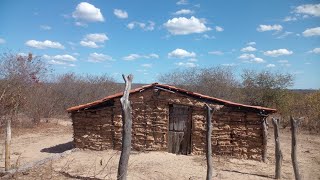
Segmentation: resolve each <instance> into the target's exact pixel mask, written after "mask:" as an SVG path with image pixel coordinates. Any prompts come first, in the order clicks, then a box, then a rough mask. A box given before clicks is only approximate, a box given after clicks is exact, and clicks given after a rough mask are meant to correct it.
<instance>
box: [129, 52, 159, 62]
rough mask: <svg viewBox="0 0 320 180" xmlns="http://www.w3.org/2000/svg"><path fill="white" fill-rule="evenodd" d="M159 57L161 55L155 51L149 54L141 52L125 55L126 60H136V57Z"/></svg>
mask: <svg viewBox="0 0 320 180" xmlns="http://www.w3.org/2000/svg"><path fill="white" fill-rule="evenodd" d="M141 58H144V59H158V58H159V55H158V54H155V53H151V54H148V55H140V54H129V55H128V56H125V57H123V60H125V61H134V60H136V59H141Z"/></svg>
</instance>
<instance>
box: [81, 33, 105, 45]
mask: <svg viewBox="0 0 320 180" xmlns="http://www.w3.org/2000/svg"><path fill="white" fill-rule="evenodd" d="M84 40H85V41H93V42H97V43H104V42H105V41H107V40H109V38H108V36H107V35H106V34H104V33H94V34H87V35H86V36H85V37H84Z"/></svg>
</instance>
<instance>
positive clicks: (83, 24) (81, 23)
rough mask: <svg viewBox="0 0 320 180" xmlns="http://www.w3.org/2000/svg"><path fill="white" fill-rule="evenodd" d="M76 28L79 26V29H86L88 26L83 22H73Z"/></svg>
mask: <svg viewBox="0 0 320 180" xmlns="http://www.w3.org/2000/svg"><path fill="white" fill-rule="evenodd" d="M74 24H75V25H76V26H81V27H88V25H87V24H86V23H83V22H75V23H74Z"/></svg>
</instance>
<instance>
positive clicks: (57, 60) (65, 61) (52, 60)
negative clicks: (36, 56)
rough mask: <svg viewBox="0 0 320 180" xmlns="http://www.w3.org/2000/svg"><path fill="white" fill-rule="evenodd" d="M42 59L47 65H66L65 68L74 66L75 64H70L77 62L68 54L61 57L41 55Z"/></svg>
mask: <svg viewBox="0 0 320 180" xmlns="http://www.w3.org/2000/svg"><path fill="white" fill-rule="evenodd" d="M42 58H43V59H45V60H47V61H48V63H49V64H55V65H66V66H72V67H73V66H75V64H72V62H75V61H77V59H76V58H75V57H73V56H71V55H69V54H63V55H55V56H49V55H46V54H45V55H43V56H42Z"/></svg>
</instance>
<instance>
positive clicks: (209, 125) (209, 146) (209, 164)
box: [206, 104, 212, 180]
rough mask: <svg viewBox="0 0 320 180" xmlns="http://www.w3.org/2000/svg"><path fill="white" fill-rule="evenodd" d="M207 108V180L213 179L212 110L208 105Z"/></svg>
mask: <svg viewBox="0 0 320 180" xmlns="http://www.w3.org/2000/svg"><path fill="white" fill-rule="evenodd" d="M206 108H207V151H206V153H207V154H206V155H207V178H206V180H211V179H212V143H211V134H212V123H211V119H212V114H211V113H212V109H211V108H210V107H209V106H208V104H206Z"/></svg>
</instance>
